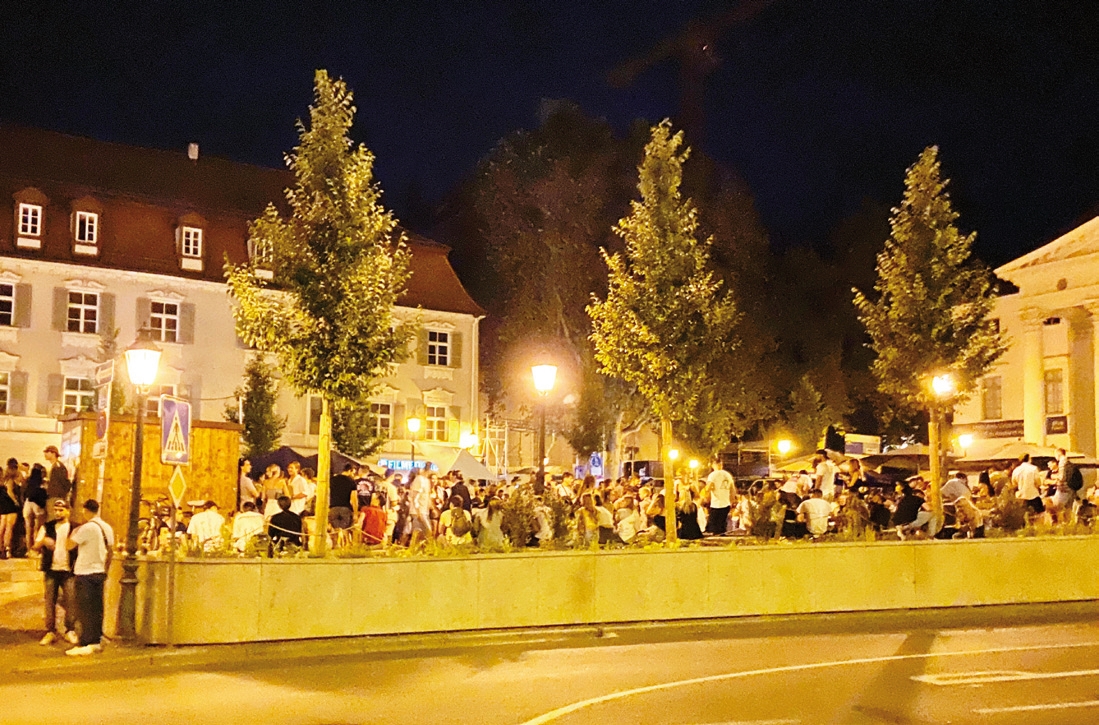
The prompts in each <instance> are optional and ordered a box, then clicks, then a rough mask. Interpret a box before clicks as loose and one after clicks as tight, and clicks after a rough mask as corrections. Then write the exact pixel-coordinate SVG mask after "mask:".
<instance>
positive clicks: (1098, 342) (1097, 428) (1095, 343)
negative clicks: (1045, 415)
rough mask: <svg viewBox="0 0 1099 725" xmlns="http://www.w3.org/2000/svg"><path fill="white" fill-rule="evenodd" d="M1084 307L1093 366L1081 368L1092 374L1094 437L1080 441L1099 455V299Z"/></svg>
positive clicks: (1085, 450) (1086, 450)
mask: <svg viewBox="0 0 1099 725" xmlns="http://www.w3.org/2000/svg"><path fill="white" fill-rule="evenodd" d="M1082 307H1083V308H1084V309H1085V310H1087V311H1088V312H1089V313H1090V314H1091V367H1090V369H1089V370H1088V371H1087V372H1085V371H1083V370H1081V371H1080V374H1081V377H1082V376H1083V375H1085V374H1090V376H1091V397H1092V430H1093V437H1092V440H1090V441H1085V440H1080V441H1079V443H1080V444H1081V446H1082V447H1083V448H1084V453H1090V454H1091V455H1097V454H1099V300H1087V301H1086V302H1084V304H1083V305H1082ZM1085 404H1086V403H1085ZM1089 449H1090V450H1089Z"/></svg>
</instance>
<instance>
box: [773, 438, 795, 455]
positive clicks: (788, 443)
mask: <svg viewBox="0 0 1099 725" xmlns="http://www.w3.org/2000/svg"><path fill="white" fill-rule="evenodd" d="M775 448H777V449H778V454H779V455H780V456H785V455H787V454H788V453H790V451H792V450H794V442H793V441H792V440H789V439H788V438H783V439H782V440H780V441H779V442H778V443H776V444H775Z"/></svg>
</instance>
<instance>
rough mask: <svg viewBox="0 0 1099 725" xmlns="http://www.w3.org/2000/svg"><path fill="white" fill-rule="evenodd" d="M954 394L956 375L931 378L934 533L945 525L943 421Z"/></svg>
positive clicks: (928, 433) (930, 425) (929, 442)
mask: <svg viewBox="0 0 1099 725" xmlns="http://www.w3.org/2000/svg"><path fill="white" fill-rule="evenodd" d="M953 395H954V376H952V375H950V374H949V373H943V374H941V375H936V376H934V377H932V378H931V398H932V401H931V419H930V420H929V421H928V423H927V442H928V444H929V447H930V448H931V461H930V463H931V517H932V520H931V526H930V528H931V529H932V532H931V533H933V534H936V533H938V532H939V529H940V528H942V525H943V496H942V485H943V421H944V420H945V419H946V408H947V407H948V406H949V401H950V398H951V397H952V396H953Z"/></svg>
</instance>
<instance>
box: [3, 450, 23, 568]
mask: <svg viewBox="0 0 1099 725" xmlns="http://www.w3.org/2000/svg"><path fill="white" fill-rule="evenodd" d="M12 462H15V465H14V466H12V465H11V464H12ZM18 500H19V463H18V462H17V461H15V459H12V460H11V461H8V467H7V469H6V470H5V471H4V474H3V476H0V559H7V558H9V557H10V556H11V535H12V532H14V531H15V520H16V519H17V518H18V517H19V504H18V503H16V501H18Z"/></svg>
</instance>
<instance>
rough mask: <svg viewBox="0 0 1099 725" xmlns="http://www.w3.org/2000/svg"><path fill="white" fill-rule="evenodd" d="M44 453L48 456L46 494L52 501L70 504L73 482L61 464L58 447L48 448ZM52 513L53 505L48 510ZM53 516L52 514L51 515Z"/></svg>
mask: <svg viewBox="0 0 1099 725" xmlns="http://www.w3.org/2000/svg"><path fill="white" fill-rule="evenodd" d="M43 453H44V454H45V455H46V464H47V465H46V475H47V479H46V493H47V494H48V496H49V498H50V499H51V501H58V500H60V501H64V502H65V503H68V501H69V493H70V492H71V491H72V482H71V481H69V469H67V468H65V464H64V463H62V462H61V460H60V459H61V454H60V452H59V451H58V450H57V446H48V447H47V448H46V450H45V451H43ZM48 510H49V511H51V512H52V510H53V505H52V503H51V504H50V507H49V509H48ZM51 515H52V513H51Z"/></svg>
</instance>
